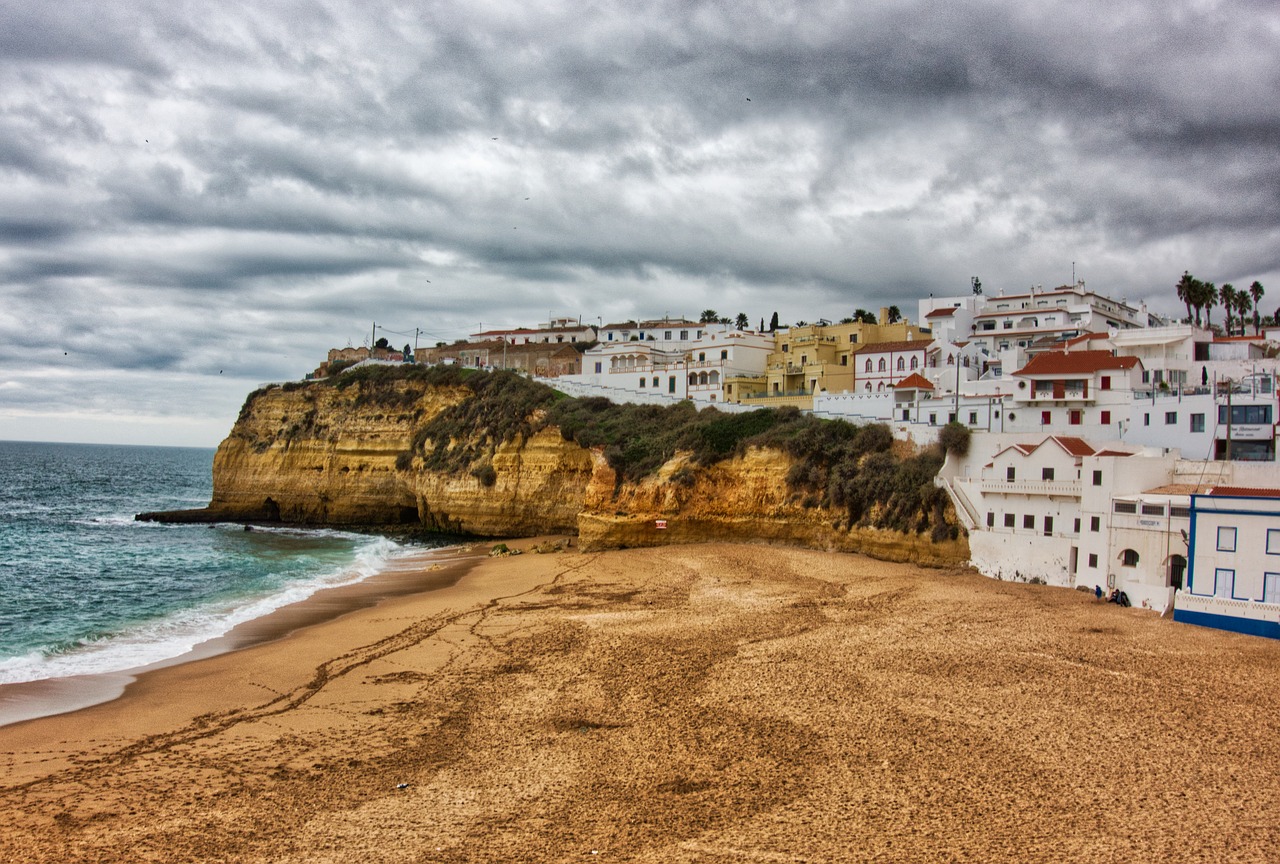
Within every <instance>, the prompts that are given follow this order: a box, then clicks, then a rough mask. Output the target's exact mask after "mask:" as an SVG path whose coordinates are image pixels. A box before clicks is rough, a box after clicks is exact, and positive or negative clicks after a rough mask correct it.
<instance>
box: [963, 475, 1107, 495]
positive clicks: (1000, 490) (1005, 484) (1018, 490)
mask: <svg viewBox="0 0 1280 864" xmlns="http://www.w3.org/2000/svg"><path fill="white" fill-rule="evenodd" d="M978 485H979V488H980V489H981V490H982V494H983V495H987V494H996V495H1044V496H1051V497H1055V498H1058V497H1061V498H1079V497H1080V489H1081V482H1080V481H1079V480H998V479H993V478H988V479H984V480H982V481H981V482H980V483H979V484H978Z"/></svg>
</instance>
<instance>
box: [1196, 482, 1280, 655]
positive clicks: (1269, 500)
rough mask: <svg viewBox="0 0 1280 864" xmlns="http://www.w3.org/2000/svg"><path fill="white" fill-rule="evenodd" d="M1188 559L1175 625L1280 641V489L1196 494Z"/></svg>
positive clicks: (1231, 488) (1218, 490)
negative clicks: (1176, 623) (1216, 629)
mask: <svg viewBox="0 0 1280 864" xmlns="http://www.w3.org/2000/svg"><path fill="white" fill-rule="evenodd" d="M1187 557H1188V574H1187V583H1186V587H1185V588H1184V589H1183V590H1181V591H1179V592H1178V593H1177V594H1176V595H1175V597H1174V602H1173V620H1175V621H1181V622H1184V623H1187V624H1199V625H1201V626H1204V627H1216V628H1218V629H1220V630H1232V631H1235V632H1237V633H1249V634H1252V635H1254V636H1266V637H1268V638H1271V639H1280V489H1255V488H1248V487H1240V486H1218V487H1215V488H1213V489H1210V490H1209V491H1208V492H1207V493H1205V494H1203V495H1199V494H1197V495H1192V496H1191V530H1190V535H1189V548H1188V555H1187Z"/></svg>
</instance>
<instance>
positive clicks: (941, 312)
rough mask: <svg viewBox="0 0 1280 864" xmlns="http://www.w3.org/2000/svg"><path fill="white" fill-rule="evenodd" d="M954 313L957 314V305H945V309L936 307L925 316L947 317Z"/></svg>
mask: <svg viewBox="0 0 1280 864" xmlns="http://www.w3.org/2000/svg"><path fill="white" fill-rule="evenodd" d="M954 314H956V307H955V306H947V307H945V308H943V309H934V310H933V311H932V312H930V313H929V314H928V315H926V316H924V317H926V318H946V317H948V316H951V315H954Z"/></svg>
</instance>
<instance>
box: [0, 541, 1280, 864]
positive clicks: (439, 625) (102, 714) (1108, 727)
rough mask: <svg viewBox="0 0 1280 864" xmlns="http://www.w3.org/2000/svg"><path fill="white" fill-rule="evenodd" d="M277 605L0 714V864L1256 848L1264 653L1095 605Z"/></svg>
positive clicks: (792, 553)
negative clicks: (87, 689) (171, 660)
mask: <svg viewBox="0 0 1280 864" xmlns="http://www.w3.org/2000/svg"><path fill="white" fill-rule="evenodd" d="M512 545H513V546H520V547H531V546H532V545H533V543H532V542H531V541H521V542H517V543H514V544H512ZM464 569H465V568H464ZM458 576H460V578H458ZM455 579H456V581H454V580H455ZM450 583H451V584H450ZM358 605H359V604H357V606H358ZM324 617H326V616H319V618H324ZM317 620H318V619H317ZM301 623H308V624H310V626H305V627H303V628H302V629H297V630H296V631H294V632H291V633H289V635H287V636H284V637H283V638H278V639H274V640H273V641H268V642H265V643H261V644H254V645H252V647H244V648H241V649H240V650H235V651H232V652H230V653H223V654H219V655H217V656H212V657H207V658H205V659H201V660H198V661H195V662H190V663H184V664H181V665H176V666H171V667H168V668H162V669H158V670H155V671H152V672H149V673H147V674H145V675H143V676H141V677H140V678H139V679H138V680H137V681H136V682H135V683H133V684H132V685H130V686H129V687H128V688H127V689H126V691H125V693H124V695H123V696H121V698H119V699H116V700H114V701H111V702H108V703H105V704H101V705H97V706H94V707H91V708H86V709H83V710H80V711H76V712H74V713H69V714H63V715H60V716H55V717H47V718H42V719H38V720H32V721H28V722H24V723H19V724H15V725H10V726H5V727H0V778H2V779H0V809H2V810H3V813H4V814H5V819H4V825H3V827H0V860H3V861H15V862H16V861H31V862H37V861H58V862H70V861H86V862H87V861H94V862H112V861H121V862H124V861H128V862H138V861H165V862H169V861H172V862H178V861H184V862H189V861H234V862H299V864H301V862H343V864H350V862H366V861H375V862H376V861H396V862H480V861H485V862H493V861H540V862H541V861H545V862H562V861H568V860H589V861H609V860H614V861H645V862H695V861H698V862H737V861H742V862H747V861H770V862H774V861H784V862H793V861H795V862H799V861H814V862H817V861H886V862H887V861H893V862H902V861H921V862H924V861H930V862H932V861H1020V862H1021V861H1055V862H1056V861H1116V862H1120V861H1124V862H1131V861H1173V862H1177V861H1268V860H1273V859H1274V857H1275V855H1276V850H1277V848H1280V820H1277V818H1276V816H1275V814H1276V812H1278V809H1280V808H1278V805H1280V784H1277V783H1276V782H1275V772H1276V770H1277V768H1278V767H1280V710H1277V709H1280V687H1277V683H1280V644H1277V643H1275V642H1273V641H1270V640H1264V639H1258V638H1252V637H1246V636H1240V635H1236V634H1230V633H1223V632H1217V631H1212V630H1205V629H1200V628H1195V627H1190V626H1185V625H1179V624H1175V623H1174V622H1172V621H1170V620H1168V619H1161V618H1159V617H1157V616H1155V615H1153V614H1151V613H1150V612H1145V611H1142V610H1137V609H1122V608H1119V607H1117V606H1115V605H1109V604H1105V603H1098V602H1096V601H1095V600H1094V598H1093V596H1092V595H1091V594H1085V593H1082V592H1074V591H1066V590H1063V589H1056V588H1046V587H1042V586H1034V585H1022V584H1009V583H1001V582H995V581H991V580H988V579H985V578H983V577H980V576H978V575H976V574H973V573H971V572H968V571H957V572H945V571H937V570H922V569H919V568H915V567H912V566H909V565H899V564H886V563H883V562H879V561H874V560H871V559H868V558H863V557H860V556H854V555H844V554H835V553H823V552H815V551H807V550H798V549H786V548H779V547H770V546H757V545H699V546H674V547H666V548H659V549H645V550H624V551H618V552H607V553H600V554H583V553H579V552H577V551H576V550H568V551H564V552H559V553H553V554H524V555H520V556H513V557H509V558H495V559H480V560H478V561H476V562H475V563H474V564H473V565H471V566H470V567H469V569H465V572H463V573H460V574H455V576H454V577H452V578H450V579H449V580H448V583H447V584H445V585H444V587H438V588H436V589H435V590H428V591H421V592H419V593H414V594H409V595H404V594H397V593H396V592H389V593H388V594H387V595H386V596H384V597H382V598H380V599H379V602H377V603H376V605H372V606H369V605H365V607H364V608H356V609H355V611H351V612H350V613H349V614H345V615H343V616H342V617H339V618H336V619H333V620H327V621H321V623H313V622H311V621H303V622H301ZM288 629H290V630H292V629H293V626H292V625H291V626H290V627H289V628H288ZM282 632H283V631H282ZM261 636H262V634H258V637H259V638H255V639H250V640H248V642H260V637H261ZM246 644H248V643H246Z"/></svg>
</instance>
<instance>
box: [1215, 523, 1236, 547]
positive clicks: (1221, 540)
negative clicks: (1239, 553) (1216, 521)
mask: <svg viewBox="0 0 1280 864" xmlns="http://www.w3.org/2000/svg"><path fill="white" fill-rule="evenodd" d="M1227 543H1230V544H1231V545H1230V546H1228V545H1226V544H1227ZM1218 551H1219V552H1234V551H1236V529H1235V528H1233V527H1231V526H1230V525H1219V526H1218Z"/></svg>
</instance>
